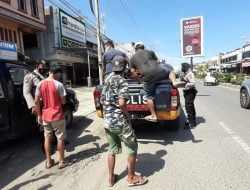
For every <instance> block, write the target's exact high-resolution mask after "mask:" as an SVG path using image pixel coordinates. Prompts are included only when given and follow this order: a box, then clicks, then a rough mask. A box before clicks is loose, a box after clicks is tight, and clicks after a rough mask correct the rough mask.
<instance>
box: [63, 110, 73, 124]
mask: <svg viewBox="0 0 250 190" xmlns="http://www.w3.org/2000/svg"><path fill="white" fill-rule="evenodd" d="M64 116H65V123H66V128H67V129H68V128H69V127H70V125H71V123H72V121H73V111H72V109H71V107H69V106H66V107H65V109H64Z"/></svg>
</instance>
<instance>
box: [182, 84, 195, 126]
mask: <svg viewBox="0 0 250 190" xmlns="http://www.w3.org/2000/svg"><path fill="white" fill-rule="evenodd" d="M183 92H184V98H185V108H186V112H187V119H188V121H189V123H191V124H196V120H195V118H196V111H195V108H194V99H195V97H196V94H197V90H196V89H195V88H193V89H189V90H184V91H183Z"/></svg>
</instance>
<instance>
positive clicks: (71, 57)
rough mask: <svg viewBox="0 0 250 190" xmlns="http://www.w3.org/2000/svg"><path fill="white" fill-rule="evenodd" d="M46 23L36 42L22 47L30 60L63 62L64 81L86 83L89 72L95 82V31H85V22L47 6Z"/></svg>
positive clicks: (74, 83)
mask: <svg viewBox="0 0 250 190" xmlns="http://www.w3.org/2000/svg"><path fill="white" fill-rule="evenodd" d="M45 25H46V31H44V32H40V33H37V34H36V39H37V43H35V44H30V46H26V48H25V52H27V54H28V56H29V57H30V60H31V61H36V60H39V59H44V60H47V61H49V62H50V64H51V65H53V64H56V65H60V66H62V68H63V76H62V78H63V82H64V83H68V82H69V83H71V84H73V85H86V84H87V77H88V76H89V75H91V74H92V78H93V82H94V83H95V81H96V80H97V79H98V63H97V51H96V49H97V46H96V43H94V42H96V38H94V34H92V35H90V34H88V35H87V32H88V29H87V27H86V24H85V23H84V22H83V21H81V20H79V19H77V18H76V17H73V16H71V15H70V14H68V13H66V12H65V11H63V10H61V9H58V8H56V7H53V6H50V7H48V8H46V9H45ZM94 31H95V28H94ZM87 36H91V37H90V38H89V39H88V38H87ZM89 68H90V69H89Z"/></svg>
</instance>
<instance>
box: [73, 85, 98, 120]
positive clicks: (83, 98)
mask: <svg viewBox="0 0 250 190" xmlns="http://www.w3.org/2000/svg"><path fill="white" fill-rule="evenodd" d="M72 89H73V90H74V91H75V92H76V96H77V98H78V100H79V108H78V111H77V112H76V113H75V114H74V115H75V116H77V115H78V116H79V115H81V116H86V117H87V116H88V115H89V114H91V113H93V112H95V104H94V97H93V92H94V90H95V87H87V86H81V87H73V88H72Z"/></svg>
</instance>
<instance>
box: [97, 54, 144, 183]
mask: <svg viewBox="0 0 250 190" xmlns="http://www.w3.org/2000/svg"><path fill="white" fill-rule="evenodd" d="M125 68H126V60H125V58H124V57H122V56H116V57H114V59H113V73H112V74H110V75H109V76H108V77H107V78H106V79H105V85H104V89H103V92H102V98H101V99H102V102H103V111H104V121H103V126H104V128H105V132H106V136H107V139H108V143H109V156H108V167H109V184H108V185H109V186H110V187H111V186H113V185H114V184H115V182H116V180H117V175H115V174H114V168H115V158H116V157H115V155H116V154H119V153H121V151H122V149H121V148H122V147H121V141H123V142H124V144H125V146H126V147H127V149H128V155H129V156H128V179H127V183H128V186H135V185H142V184H145V183H146V182H147V179H146V178H145V177H142V176H137V175H135V163H136V156H137V149H138V144H137V140H136V136H135V134H134V131H133V129H132V127H131V123H130V116H129V114H128V110H127V105H126V101H127V99H128V98H129V95H128V84H127V82H126V81H125V79H124V78H123V75H124V71H125Z"/></svg>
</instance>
